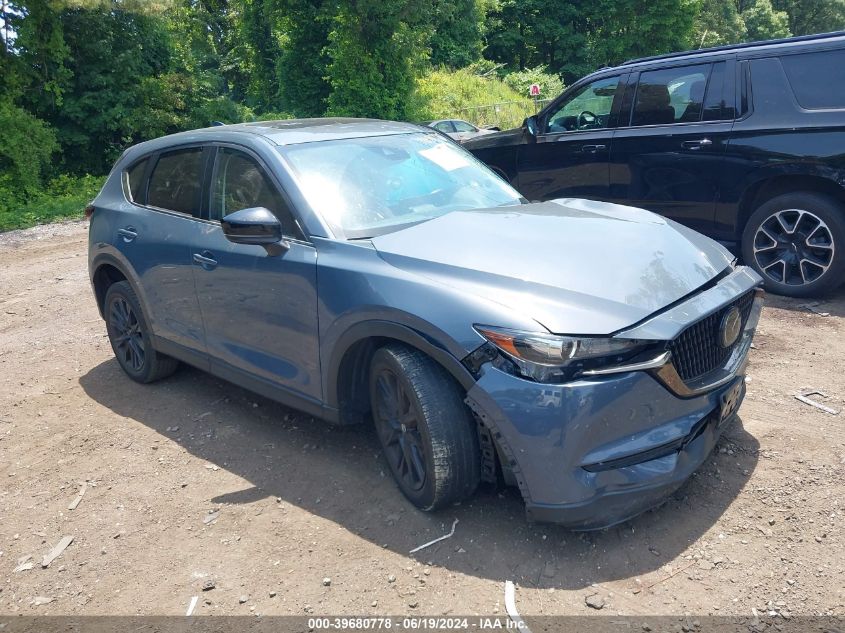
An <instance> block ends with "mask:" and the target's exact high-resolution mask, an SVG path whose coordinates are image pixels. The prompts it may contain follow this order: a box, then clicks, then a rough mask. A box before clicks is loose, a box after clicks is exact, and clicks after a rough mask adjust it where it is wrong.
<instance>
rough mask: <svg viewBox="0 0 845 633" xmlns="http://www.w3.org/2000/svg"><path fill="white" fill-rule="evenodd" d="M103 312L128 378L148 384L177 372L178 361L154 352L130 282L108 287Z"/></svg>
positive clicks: (107, 328) (110, 340)
mask: <svg viewBox="0 0 845 633" xmlns="http://www.w3.org/2000/svg"><path fill="white" fill-rule="evenodd" d="M103 312H104V314H105V316H106V330H107V331H108V335H109V342H110V343H111V347H112V350H114V355H115V358H117V362H118V363H120V367H121V368H122V369H123V371H124V372H126V375H127V376H129V377H130V378H131V379H132V380H134V381H136V382H140V383H149V382H154V381H156V380H161V379H162V378H166V377H167V376H169V375H170V374H172V373H173V372H174V371H176V368H177V367H178V366H179V361H177V360H176V359H173V358H170V357H169V356H165V355H164V354H159V353H158V352H157V351H155V349H153V344H152V338H151V336H150V328H149V326H148V324H147V320H146V319H145V318H144V313H143V311H142V310H141V303H140V302H139V301H138V297H137V295H136V294H135V291H134V290H133V289H132V286H130V285H129V282H128V281H119V282H117V283H114V284H112V285H111V286H109V289H108V290H107V291H106V299H105V310H103Z"/></svg>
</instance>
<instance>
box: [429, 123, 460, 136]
mask: <svg viewBox="0 0 845 633" xmlns="http://www.w3.org/2000/svg"><path fill="white" fill-rule="evenodd" d="M434 129H435V130H437V131H438V132H445V133H446V134H449V133H450V132H454V131H455V128H454V126H453V125H452V122H451V121H441V122H440V123H435V124H434Z"/></svg>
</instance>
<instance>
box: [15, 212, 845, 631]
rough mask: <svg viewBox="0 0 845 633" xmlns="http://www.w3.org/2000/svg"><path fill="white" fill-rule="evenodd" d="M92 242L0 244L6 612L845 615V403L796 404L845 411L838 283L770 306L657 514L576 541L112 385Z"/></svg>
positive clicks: (219, 407) (168, 385) (234, 405)
mask: <svg viewBox="0 0 845 633" xmlns="http://www.w3.org/2000/svg"><path fill="white" fill-rule="evenodd" d="M86 238H87V236H86V227H85V225H84V224H82V223H67V224H60V225H52V226H48V227H38V228H35V229H30V230H27V231H16V232H11V233H7V234H4V235H0V385H2V390H0V481H2V486H0V614H3V615H13V614H40V615H48V614H49V615H59V614H86V615H101V614H122V615H135V614H166V615H184V613H185V610H186V608H187V606H188V604H189V602H190V599H191V597H192V596H198V597H199V601H198V605H197V610H196V613H198V614H241V615H248V614H250V613H253V614H297V615H306V614H315V615H319V614H335V615H337V614H393V615H398V614H405V613H416V614H455V615H457V614H466V615H471V614H490V615H493V614H500V613H504V593H503V586H504V582H505V581H506V580H511V581H513V582H514V583H515V584H516V586H517V592H516V602H517V606H518V608H519V610H520V612H521V613H522V614H523V615H524V616H526V617H530V616H531V615H541V614H574V615H587V614H600V613H611V614H630V615H645V614H686V613H692V614H700V615H707V614H736V615H749V614H751V613H752V609H753V610H756V611H757V612H762V613H765V612H777V613H782V614H783V615H784V616H786V617H790V616H795V615H798V614H834V615H843V614H845V548H843V536H845V535H844V534H843V512H845V508H843V504H845V494H843V493H845V483H843V481H845V430H843V421H845V412H843V413H840V414H839V415H836V416H834V415H830V414H828V413H825V412H823V411H820V410H818V409H815V408H813V407H811V406H808V405H806V404H803V403H801V402H799V401H798V400H796V399H795V398H794V394H795V393H796V392H797V391H798V390H799V389H802V388H805V387H807V388H809V387H812V388H815V389H818V390H821V391H823V392H825V393H826V394H827V396H828V397H827V398H821V397H818V398H819V399H820V400H823V401H824V403H825V404H826V405H828V406H830V407H833V408H835V409H838V410H840V411H841V410H845V378H843V376H844V375H845V360H843V359H845V354H843V351H845V335H844V334H843V327H844V326H845V291H840V292H838V293H837V294H836V295H835V296H833V297H830V298H828V299H827V300H825V301H821V302H820V303H818V304H817V305H814V306H812V307H811V308H808V307H806V306H805V305H803V304H806V303H807V302H806V301H796V300H786V299H782V298H778V297H770V298H769V301H768V304H767V307H766V309H765V310H764V313H763V318H762V321H761V324H760V327H759V334H758V337H757V339H756V348H755V349H754V350H753V351H752V360H751V367H750V377H751V381H750V383H749V384H748V389H749V390H748V396H747V398H746V401H745V403H744V405H743V406H742V409H741V411H740V417H741V420H739V421H737V422H736V423H735V424H734V425H733V426H732V427H731V428H729V429H728V431H727V433H726V435H725V436H724V437H723V439H722V441H721V443H720V444H719V446H718V447H717V450H716V451H715V452H714V454H713V455H712V456H711V458H710V459H709V460H708V461H707V462H706V463H705V464H704V466H703V467H702V468H701V469H700V470H699V472H698V473H696V475H695V476H694V477H693V478H692V479H691V480H690V481H689V483H688V484H687V485H685V486H684V487H683V488H682V489H681V490H680V491H678V492H677V493H676V494H675V495H674V496H673V497H672V498H671V499H670V500H669V501H668V502H667V503H666V504H665V505H663V506H662V507H661V508H659V509H657V510H654V511H651V512H648V513H646V514H645V515H643V516H641V517H639V518H637V519H635V520H633V521H629V522H627V523H625V524H623V525H621V526H618V527H615V528H612V529H609V530H605V531H601V532H594V533H573V532H567V531H566V530H563V529H561V528H558V527H555V526H547V525H532V524H528V523H526V521H525V518H524V515H523V507H522V503H521V500H520V499H519V496H518V495H517V494H516V493H514V492H512V491H503V492H497V491H493V490H485V491H481V492H480V493H479V494H478V495H477V496H476V497H475V498H474V499H473V500H472V501H471V502H469V503H465V504H463V505H461V506H459V507H454V508H452V509H450V510H448V511H445V512H441V513H439V514H436V515H428V514H422V513H419V512H417V511H415V510H414V509H412V508H411V507H410V506H409V505H408V504H407V503H406V502H405V501H404V499H403V497H402V496H401V494H400V493H399V492H398V490H397V488H396V487H395V486H394V484H393V483H392V481H391V479H390V476H389V474H388V473H387V469H386V466H385V465H384V464H383V462H382V459H381V457H380V454H379V450H378V442H377V439H376V438H375V436H374V434H373V433H372V432H371V431H370V429H368V428H343V429H336V428H331V427H329V426H327V425H325V424H323V423H321V422H319V421H315V420H313V419H311V418H310V417H308V416H304V415H302V414H299V413H297V412H296V411H292V410H289V409H286V408H285V407H282V406H281V405H278V404H275V403H273V402H270V401H268V400H265V399H262V398H259V397H257V396H255V395H252V394H250V393H248V392H246V391H243V390H240V389H238V388H235V387H231V386H228V385H226V384H225V383H223V382H221V381H219V380H217V379H216V378H213V377H211V376H209V375H207V374H203V373H202V372H200V371H197V370H194V369H190V368H182V369H181V370H180V371H179V372H178V373H177V374H176V375H175V376H173V377H172V378H171V379H168V380H166V381H164V382H161V383H158V384H155V385H149V386H141V385H138V384H135V383H134V382H132V381H130V380H129V379H128V378H125V377H124V376H123V374H122V373H121V371H120V369H119V368H118V366H117V363H116V361H115V360H114V359H113V357H112V353H111V349H110V347H109V344H108V340H107V339H106V335H105V327H104V324H103V322H102V321H101V320H100V319H99V316H98V314H97V310H96V307H95V305H94V300H93V297H92V293H91V291H90V287H89V284H88V279H87V270H86V256H85V253H86ZM813 310H815V312H814V311H813ZM825 315H826V316H825ZM82 491H84V494H83V495H82V497H81V499H80V500H79V501H78V504H77V505H76V506H75V508H74V509H70V507H71V506H72V505H74V502H75V500H76V499H79V495H80V493H81V492H82ZM456 518H457V519H458V520H459V522H458V524H457V527H456V530H455V535H454V536H453V537H452V538H450V539H447V540H445V541H442V542H441V543H439V544H437V545H435V546H433V547H430V548H428V549H425V550H423V551H421V552H419V553H418V554H415V555H409V553H408V552H409V550H410V549H412V548H414V547H415V546H417V545H419V544H421V543H424V542H426V541H429V540H431V539H432V538H435V537H437V536H440V535H441V534H445V533H447V532H448V531H449V529H450V528H451V526H452V522H453V520H454V519H456ZM64 536H72V537H73V541H72V542H71V543H70V545H68V546H67V548H66V549H65V550H64V551H63V552H62V553H61V554H59V555H58V556H57V557H56V558H55V560H53V561H52V562H51V563H50V564H49V566H47V567H46V568H45V567H43V566H42V562H43V560H42V559H43V557H44V556H45V555H46V554H47V553H48V552H50V550H51V549H52V548H53V547H54V546H56V545H57V544H58V543H59V542H60V541H61V539H62V537H64Z"/></svg>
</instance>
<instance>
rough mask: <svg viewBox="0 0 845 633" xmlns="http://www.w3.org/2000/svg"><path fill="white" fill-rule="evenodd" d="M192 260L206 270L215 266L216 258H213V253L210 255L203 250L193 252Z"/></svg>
mask: <svg viewBox="0 0 845 633" xmlns="http://www.w3.org/2000/svg"><path fill="white" fill-rule="evenodd" d="M194 262H196V263H197V264H199V265H200V266H202V267H203V268H205V269H206V270H211V269H212V268H214V267H215V266H217V260H216V259H214V255H212V254H211V253H210V252H208V251H203V252H202V253H194Z"/></svg>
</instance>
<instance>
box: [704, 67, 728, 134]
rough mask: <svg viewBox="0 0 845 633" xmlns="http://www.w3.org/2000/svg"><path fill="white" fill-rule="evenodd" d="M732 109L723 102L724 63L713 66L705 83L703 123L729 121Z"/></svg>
mask: <svg viewBox="0 0 845 633" xmlns="http://www.w3.org/2000/svg"><path fill="white" fill-rule="evenodd" d="M732 118H734V117H733V108H730V107H728V104H727V103H726V102H725V62H718V63H716V64H713V71H712V72H711V73H710V81H708V82H707V94H706V95H705V96H704V116H703V117H702V120H704V121H721V120H725V119H727V120H730V119H732Z"/></svg>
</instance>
